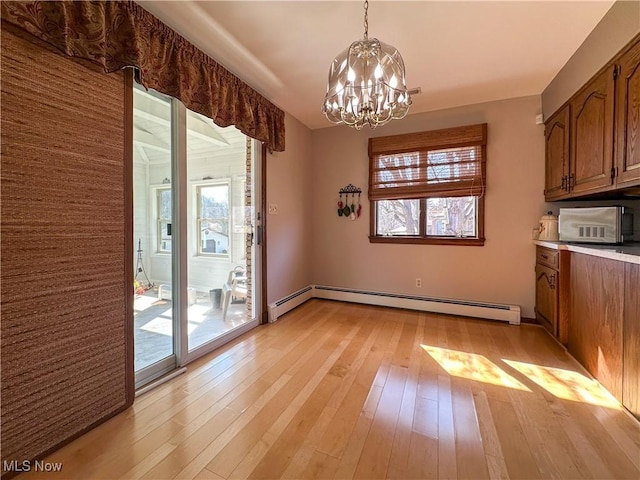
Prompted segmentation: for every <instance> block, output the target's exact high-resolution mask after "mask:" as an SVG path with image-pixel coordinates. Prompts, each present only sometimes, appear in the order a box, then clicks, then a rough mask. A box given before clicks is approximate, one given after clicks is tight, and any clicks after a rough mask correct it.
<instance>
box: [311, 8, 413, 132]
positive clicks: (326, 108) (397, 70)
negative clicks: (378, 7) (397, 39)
mask: <svg viewBox="0 0 640 480" xmlns="http://www.w3.org/2000/svg"><path fill="white" fill-rule="evenodd" d="M368 10H369V2H368V0H365V2H364V38H363V39H362V40H357V41H355V42H353V43H352V44H351V46H349V48H347V49H346V50H344V51H343V52H342V53H340V54H339V55H338V56H337V57H336V58H335V59H334V60H333V62H332V63H331V68H330V69H329V82H328V84H327V94H326V95H325V97H324V104H323V106H322V113H324V114H325V115H326V116H327V118H328V119H329V121H331V122H333V123H344V124H345V125H348V126H350V127H354V128H355V129H357V130H360V129H361V128H362V127H363V126H364V125H365V124H369V126H370V127H371V128H376V127H377V126H378V125H384V124H385V123H387V122H389V121H390V120H393V119H399V118H403V117H404V116H405V115H406V114H407V112H408V111H409V106H410V105H411V97H410V95H409V92H407V87H406V85H405V80H404V62H403V61H402V56H401V55H400V52H398V50H396V49H395V48H394V47H393V46H391V45H388V44H386V43H384V42H381V41H380V40H378V39H377V38H372V39H369V17H368Z"/></svg>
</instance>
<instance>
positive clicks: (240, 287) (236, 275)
mask: <svg viewBox="0 0 640 480" xmlns="http://www.w3.org/2000/svg"><path fill="white" fill-rule="evenodd" d="M232 298H233V299H234V300H237V299H246V298H247V271H246V269H245V268H244V267H236V268H234V269H233V270H231V271H230V272H229V276H228V278H227V283H225V284H224V285H223V286H222V319H223V320H225V319H226V318H227V309H228V308H229V302H230V301H231V299H232Z"/></svg>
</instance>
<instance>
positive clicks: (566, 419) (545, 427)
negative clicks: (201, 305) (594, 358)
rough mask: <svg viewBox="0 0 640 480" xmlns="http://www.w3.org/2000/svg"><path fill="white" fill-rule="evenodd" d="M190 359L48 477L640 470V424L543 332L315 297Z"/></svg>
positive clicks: (535, 474)
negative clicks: (182, 371)
mask: <svg viewBox="0 0 640 480" xmlns="http://www.w3.org/2000/svg"><path fill="white" fill-rule="evenodd" d="M188 369H189V371H188V372H187V373H186V374H184V375H181V376H179V377H177V378H175V379H174V380H173V381H171V382H170V383H167V384H164V385H162V386H160V387H158V388H157V389H155V390H152V391H150V392H149V393H146V394H145V395H143V396H141V397H139V398H138V399H137V400H136V402H135V405H134V406H133V407H132V408H131V409H130V410H129V411H127V412H125V413H123V414H121V415H120V416H118V417H117V418H114V419H112V420H110V421H109V422H107V423H106V424H104V425H102V426H100V427H99V428H97V429H95V430H93V431H91V432H89V433H88V434H87V435H85V436H83V437H82V438H80V439H78V440H76V441H75V442H74V443H72V444H70V445H68V446H67V447H65V448H63V449H62V450H60V451H58V452H56V453H55V454H53V455H51V456H50V457H49V458H48V459H47V460H48V461H52V462H63V470H62V473H61V474H60V475H55V474H47V475H46V478H48V479H49V478H51V479H54V478H56V477H58V478H77V479H88V478H127V479H132V478H150V479H164V478H198V479H220V478H255V479H261V478H265V479H266V478H292V479H296V478H300V479H302V478H304V479H306V478H366V479H373V478H385V477H387V478H396V479H410V478H472V479H481V478H512V479H524V478H560V479H570V478H597V479H603V478H615V479H622V478H629V479H638V478H640V424H639V423H638V422H637V421H636V420H634V419H632V417H631V416H630V415H629V414H628V413H626V412H625V411H622V410H621V407H620V405H619V404H618V403H617V402H616V401H615V400H614V399H613V398H612V397H610V396H609V395H608V394H607V393H606V391H604V390H603V389H602V388H601V387H600V386H599V384H597V383H595V382H593V381H592V380H590V378H588V377H587V376H585V373H584V370H582V369H581V368H580V367H579V366H578V365H577V363H576V362H575V361H573V360H572V359H571V357H569V355H568V354H567V353H566V352H565V351H564V350H563V349H562V348H561V347H560V346H559V345H558V344H557V343H555V342H554V341H553V340H552V339H551V338H550V337H549V336H548V335H547V334H546V333H545V332H544V330H543V329H542V328H539V327H536V326H526V325H525V326H521V327H515V326H509V325H506V324H503V323H496V322H489V321H481V320H469V319H462V318H456V317H450V316H442V315H433V314H425V313H419V312H412V311H405V310H396V309H387V308H381V307H370V306H362V305H352V304H344V303H339V302H331V301H322V300H312V301H310V302H307V303H306V304H304V305H302V306H301V307H299V308H298V309H296V310H295V311H293V312H290V313H289V314H287V315H286V316H284V317H282V318H281V319H280V320H278V322H276V323H275V324H272V325H269V326H262V327H259V328H257V329H255V330H253V331H252V332H250V333H249V334H247V335H245V336H243V337H241V338H240V339H238V340H236V341H235V342H234V343H232V344H231V345H228V346H227V347H225V348H223V349H221V350H219V351H217V352H215V353H214V354H212V355H209V356H208V357H206V358H204V359H201V360H199V361H197V362H195V363H194V364H192V365H190V366H189V367H188ZM30 476H31V474H27V475H23V476H22V477H20V478H25V479H26V478H30ZM33 478H35V476H33Z"/></svg>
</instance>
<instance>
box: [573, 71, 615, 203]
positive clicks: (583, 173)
mask: <svg viewBox="0 0 640 480" xmlns="http://www.w3.org/2000/svg"><path fill="white" fill-rule="evenodd" d="M616 74H617V67H616V65H611V66H610V67H609V68H607V69H606V70H604V71H602V72H601V73H600V74H599V75H597V76H596V77H594V78H593V79H592V80H591V81H590V82H589V83H588V84H587V85H585V86H584V87H583V88H582V90H580V91H579V92H578V94H577V95H575V96H574V97H573V98H572V100H571V102H570V104H571V146H570V159H571V160H570V167H569V171H570V173H569V191H570V192H571V193H572V196H578V195H579V196H582V195H585V194H587V193H590V192H594V191H601V190H602V189H603V188H606V187H609V186H610V185H611V184H612V183H613V175H612V168H613V138H614V130H613V125H614V123H613V120H614V117H613V113H614V105H615V102H614V86H615V76H616Z"/></svg>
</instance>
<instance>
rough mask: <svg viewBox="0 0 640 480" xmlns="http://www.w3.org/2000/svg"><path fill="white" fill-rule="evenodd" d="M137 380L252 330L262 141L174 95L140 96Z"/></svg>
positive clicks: (137, 135)
mask: <svg viewBox="0 0 640 480" xmlns="http://www.w3.org/2000/svg"><path fill="white" fill-rule="evenodd" d="M134 99H135V100H134V109H135V110H134V162H135V165H134V218H135V219H134V223H135V225H134V235H135V236H134V241H135V242H136V253H137V258H136V264H137V267H136V272H134V274H135V281H134V287H135V288H136V295H135V328H136V331H135V332H134V335H135V339H136V341H135V347H136V348H135V358H136V383H137V386H141V385H142V384H144V383H146V382H148V381H150V380H152V379H153V378H156V377H157V376H159V375H162V374H163V373H166V372H168V371H170V370H171V369H174V368H176V366H179V365H184V364H186V363H188V362H190V361H191V360H193V359H195V358H197V357H198V356H200V355H202V354H204V353H207V352H209V351H211V350H213V349H214V348H216V347H218V346H219V345H221V344H223V343H224V342H226V341H228V340H230V339H231V338H234V337H235V336H237V335H239V334H241V333H243V332H244V331H246V330H248V329H249V328H252V327H254V326H256V325H257V324H258V323H259V322H258V318H259V317H260V313H261V312H259V311H258V310H259V307H260V305H261V299H260V298H259V295H260V289H259V288H256V287H257V286H259V284H260V282H259V279H260V271H259V268H257V267H259V265H260V264H261V262H260V255H261V252H260V248H259V245H257V242H256V241H255V240H257V237H256V235H255V234H256V231H257V229H258V228H259V226H260V225H259V219H260V211H259V209H257V208H256V205H259V204H260V203H259V202H256V199H258V198H260V195H259V188H258V187H259V185H260V176H259V173H260V172H259V168H256V166H258V167H259V166H260V161H259V159H260V155H261V152H260V146H259V145H258V144H257V142H255V141H253V140H251V139H249V138H248V137H246V136H245V135H243V134H242V133H241V132H240V131H239V130H237V129H236V128H234V127H227V128H220V127H218V126H216V125H214V123H213V122H212V121H211V120H210V119H208V118H206V117H204V116H202V115H199V114H197V113H194V112H191V111H189V110H187V109H186V108H185V107H184V106H183V105H182V104H181V103H180V102H178V101H177V100H170V99H168V98H166V97H162V96H160V95H158V94H155V93H154V92H147V91H144V89H142V88H141V87H139V86H136V89H135V95H134Z"/></svg>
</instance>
